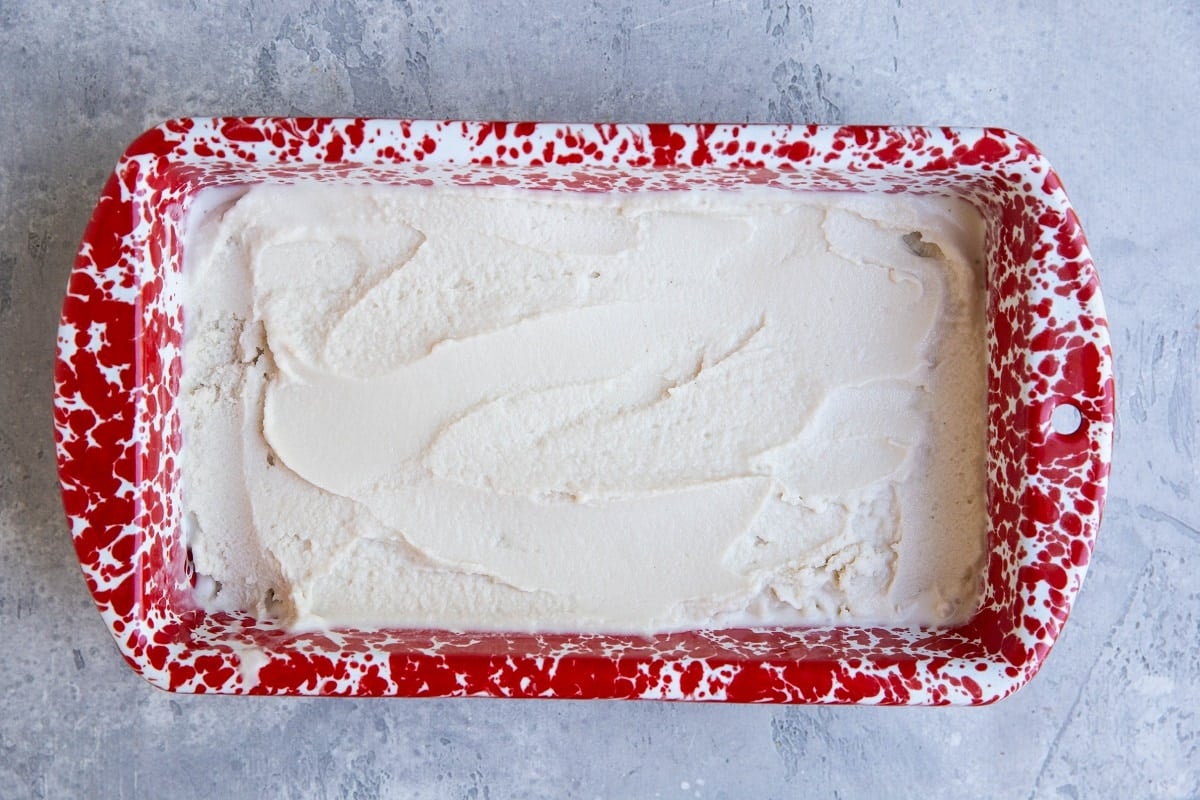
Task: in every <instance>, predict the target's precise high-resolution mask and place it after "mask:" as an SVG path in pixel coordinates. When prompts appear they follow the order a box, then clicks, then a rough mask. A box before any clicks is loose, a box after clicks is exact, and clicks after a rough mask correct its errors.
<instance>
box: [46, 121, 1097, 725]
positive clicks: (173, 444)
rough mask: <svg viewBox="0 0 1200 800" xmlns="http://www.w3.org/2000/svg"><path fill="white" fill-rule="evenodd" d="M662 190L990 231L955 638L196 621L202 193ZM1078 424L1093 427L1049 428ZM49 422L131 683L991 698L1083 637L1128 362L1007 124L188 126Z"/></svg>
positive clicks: (118, 193) (142, 188)
mask: <svg viewBox="0 0 1200 800" xmlns="http://www.w3.org/2000/svg"><path fill="white" fill-rule="evenodd" d="M301 179H303V180H313V179H316V180H329V181H354V182H371V183H389V184H421V185H438V184H445V183H455V184H471V185H484V184H504V185H513V186H524V187H536V188H539V189H545V190H548V191H557V192H609V191H619V192H641V191H657V190H682V191H686V190H688V189H692V188H696V187H713V186H720V187H730V188H735V187H738V186H744V185H748V184H765V185H771V186H777V187H783V188H788V189H795V190H798V191H810V190H822V191H830V190H832V191H846V192H912V193H934V194H943V195H954V196H958V197H962V198H965V199H966V200H968V201H969V202H971V203H972V204H974V205H975V206H976V207H977V208H978V209H979V211H980V212H981V213H982V214H983V216H984V218H985V220H986V229H987V257H988V261H989V263H988V270H987V278H988V280H987V283H988V286H987V345H988V359H989V364H988V392H987V426H988V442H987V446H988V473H987V477H988V482H987V505H988V510H989V526H988V534H987V535H988V558H987V563H986V567H985V570H986V589H985V595H984V599H983V602H982V605H981V607H980V609H979V611H978V613H976V614H975V616H974V617H973V618H972V619H971V620H970V621H968V622H967V623H966V624H964V625H962V626H960V627H956V628H951V629H924V630H920V629H917V630H913V629H902V630H896V629H880V628H860V627H830V628H795V629H782V628H781V629H754V630H726V631H719V632H713V631H696V632H689V633H678V634H671V635H662V636H654V637H649V638H638V637H625V636H600V635H531V634H498V633H492V634H471V635H463V634H455V633H449V632H442V631H428V630H421V631H416V630H383V631H356V630H338V631H333V632H323V633H306V634H292V633H289V632H287V631H284V630H281V629H279V628H278V627H276V626H273V625H272V624H270V623H267V622H264V621H259V620H255V619H252V618H249V617H247V616H244V615H237V614H207V613H205V612H204V611H202V610H198V609H197V608H196V606H195V604H194V603H193V602H192V601H191V591H192V589H191V575H190V568H189V565H188V559H187V554H186V548H185V546H184V545H183V544H182V542H181V539H180V516H181V514H180V498H179V485H180V481H179V469H178V460H177V454H178V452H179V450H180V448H181V447H186V442H183V441H182V437H181V433H180V423H179V414H178V411H177V409H176V399H177V395H178V392H179V378H180V371H181V369H182V365H181V363H180V340H181V313H180V301H179V294H178V291H177V286H178V280H177V276H178V274H179V271H180V264H181V252H180V251H181V246H180V242H181V225H182V221H183V220H184V217H185V215H186V213H187V210H188V207H189V204H190V202H191V201H192V199H193V198H194V197H195V195H196V193H197V192H198V191H199V190H200V189H202V188H205V187H209V186H214V185H228V184H245V183H254V182H260V181H265V180H271V181H276V182H279V181H285V182H286V181H290V180H301ZM1062 405H1067V406H1071V407H1074V408H1075V409H1078V411H1079V412H1080V413H1081V415H1082V422H1081V424H1080V425H1079V428H1078V430H1076V431H1074V432H1071V433H1060V432H1058V431H1057V430H1056V427H1055V426H1053V425H1052V424H1051V416H1052V414H1053V412H1054V411H1055V409H1056V408H1058V407H1059V406H1062ZM54 421H55V430H56V437H57V455H58V468H59V475H60V479H61V483H62V493H63V502H64V505H65V508H66V513H67V517H68V520H69V523H70V527H71V534H72V536H73V537H74V541H75V547H76V550H77V552H78V555H79V562H80V564H81V566H82V567H83V572H84V575H85V576H86V579H87V584H88V588H89V589H90V590H91V592H92V595H93V596H94V598H95V601H96V604H97V605H98V606H99V609H100V612H101V615H102V617H103V619H104V621H105V623H106V624H107V625H108V626H109V628H110V629H111V631H112V634H113V636H114V637H115V639H116V642H117V644H118V646H119V648H120V650H121V652H122V653H123V654H124V656H125V658H126V659H127V660H128V662H129V663H130V664H131V665H132V666H133V668H134V669H135V670H136V671H137V672H138V673H140V674H141V675H142V676H143V677H145V678H146V679H147V680H148V681H150V682H151V683H152V684H154V685H156V686H159V687H162V688H164V689H169V690H172V691H179V692H219V693H227V694H283V695H344V696H380V695H392V696H448V695H488V696H498V697H561V698H659V699H680V700H725V701H735V702H781V703H883V704H931V705H940V704H983V703H988V702H992V701H994V700H997V699H999V698H1001V697H1004V696H1006V695H1008V694H1010V693H1011V692H1013V691H1014V690H1016V689H1017V688H1019V687H1020V686H1022V685H1023V684H1024V683H1025V682H1026V681H1028V680H1029V679H1030V678H1031V677H1032V676H1033V675H1034V673H1035V672H1036V671H1037V669H1038V668H1039V666H1040V665H1041V663H1042V661H1043V660H1044V659H1045V657H1046V655H1047V653H1048V652H1049V650H1050V648H1051V646H1052V645H1053V644H1054V641H1055V639H1056V637H1057V636H1058V634H1059V632H1060V631H1061V629H1062V626H1063V624H1064V623H1065V622H1066V619H1067V615H1068V613H1069V611H1070V609H1071V605H1072V602H1073V600H1074V598H1075V596H1076V594H1077V592H1078V591H1079V587H1080V583H1081V581H1082V580H1083V577H1084V573H1085V571H1086V569H1087V564H1088V559H1089V557H1090V555H1091V553H1092V548H1093V544H1094V541H1095V537H1096V531H1097V528H1098V525H1099V523H1100V515H1101V508H1102V505H1103V502H1104V491H1105V485H1106V482H1107V476H1108V472H1109V461H1110V451H1111V442H1112V430H1113V379H1112V355H1111V350H1110V346H1109V336H1108V327H1107V323H1106V320H1105V316H1104V307H1103V304H1102V300H1101V296H1100V287H1099V283H1098V281H1097V276H1096V272H1095V269H1094V267H1093V264H1092V260H1091V257H1090V255H1089V253H1088V248H1087V244H1086V242H1085V240H1084V236H1083V232H1082V230H1081V229H1080V226H1079V222H1078V220H1077V219H1076V216H1075V213H1074V212H1073V211H1072V209H1071V207H1070V205H1069V203H1068V201H1067V197H1066V194H1065V193H1064V192H1063V188H1062V185H1061V184H1060V183H1059V179H1058V176H1057V175H1055V173H1054V171H1053V170H1052V169H1051V168H1050V165H1049V164H1047V162H1046V161H1045V159H1044V158H1043V157H1042V156H1041V155H1040V154H1039V153H1038V151H1037V150H1036V149H1035V148H1034V147H1033V146H1032V145H1031V144H1030V143H1029V142H1027V141H1025V140H1024V139H1022V138H1020V137H1018V136H1015V135H1013V134H1011V133H1008V132H1006V131H1003V130H993V129H970V130H967V129H947V128H897V127H859V126H854V127H840V128H839V127H815V126H808V127H804V126H766V125H762V126H759V125H590V124H588V125H561V124H538V123H520V124H516V123H498V122H494V123H481V122H410V121H394V120H369V119H336V120H335V119H228V118H221V119H179V120H173V121H170V122H167V123H164V124H162V125H160V126H158V127H156V128H154V129H152V130H150V131H148V132H147V133H145V134H144V135H142V136H141V137H140V138H138V139H137V140H136V141H135V142H134V143H133V144H132V145H130V147H129V149H128V150H127V151H126V152H125V154H124V155H123V156H122V157H121V160H120V163H119V164H118V165H117V168H116V170H115V172H114V174H113V176H112V177H111V179H110V180H109V181H108V183H107V185H106V186H105V188H104V191H103V193H102V195H101V197H100V200H99V203H98V205H97V206H96V210H95V214H94V216H93V217H92V220H91V223H90V225H89V226H88V228H87V232H86V233H85V235H84V239H83V244H82V246H81V247H80V250H79V255H78V257H77V259H76V261H75V267H74V271H73V273H72V275H71V279H70V286H69V289H68V292H67V296H66V300H65V303H64V305H63V313H62V323H61V327H60V329H59V334H58V360H57V364H56V369H55V395H54Z"/></svg>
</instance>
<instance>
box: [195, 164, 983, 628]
mask: <svg viewBox="0 0 1200 800" xmlns="http://www.w3.org/2000/svg"><path fill="white" fill-rule="evenodd" d="M982 227H983V226H982V222H981V219H980V217H979V215H978V214H977V213H976V212H975V211H974V210H973V209H972V208H971V207H970V206H968V205H966V204H965V203H963V202H961V201H957V200H951V199H946V198H941V197H912V196H905V195H898V196H883V195H879V196H874V195H861V194H858V195H856V194H837V195H835V194H816V193H802V192H789V191H785V190H781V189H764V188H758V189H747V190H744V191H733V190H715V189H714V190H690V191H686V192H682V191H676V192H635V193H625V194H615V193H614V194H583V193H573V192H565V191H553V192H551V191H533V190H522V189H511V188H502V187H484V188H464V187H446V188H430V187H384V186H374V187H366V186H360V187H353V186H347V185H331V184H305V185H296V186H274V185H258V186H254V187H251V188H246V187H242V188H240V189H237V190H229V189H224V190H207V191H206V192H205V193H203V194H202V195H201V196H200V198H198V200H197V202H196V204H195V205H194V207H193V210H192V211H191V213H190V216H189V220H188V230H187V238H186V241H185V263H184V283H183V291H184V296H183V301H184V319H185V323H184V326H185V335H184V350H183V380H182V397H181V414H182V421H183V435H184V441H183V450H182V459H181V464H182V467H181V469H182V479H183V500H184V505H185V514H186V523H185V536H186V537H187V542H188V545H189V547H190V548H191V552H192V554H193V558H194V564H195V568H196V571H197V572H198V573H199V574H200V575H201V579H200V581H199V584H198V589H197V593H198V602H199V603H200V604H201V605H203V606H204V607H207V608H209V609H224V610H241V611H248V612H250V613H253V614H255V615H258V616H260V617H271V618H274V619H277V620H279V621H280V622H281V623H282V624H285V625H290V626H298V627H312V626H326V625H353V626H357V627H367V626H396V627H437V628H451V629H468V630H469V629H476V630H535V631H577V632H592V631H595V632H653V631H668V630H679V629H690V628H709V627H728V626H740V625H756V626H757V625H796V624H827V623H853V624H885V625H946V624H954V623H957V622H960V621H962V620H964V619H965V618H966V617H968V616H969V615H970V614H971V612H972V611H973V610H974V608H975V606H976V604H977V601H978V594H979V591H980V588H981V579H980V574H979V573H980V567H981V563H982V561H983V555H984V539H985V527H986V524H985V504H984V480H985V469H984V448H985V435H984V420H985V368H986V358H985V344H984V333H983V307H984V284H983V256H982V253H983V243H982V239H983V233H982Z"/></svg>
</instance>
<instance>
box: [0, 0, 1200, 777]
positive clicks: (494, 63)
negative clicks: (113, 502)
mask: <svg viewBox="0 0 1200 800" xmlns="http://www.w3.org/2000/svg"><path fill="white" fill-rule="evenodd" d="M50 5H51V4H49V3H40V2H34V1H33V0H18V1H16V2H14V1H13V0H2V1H0V144H2V145H3V147H2V149H0V635H2V636H3V649H2V650H0V797H4V798H7V797H84V796H106V797H132V796H146V797H157V796H162V797H178V798H185V797H210V796H212V797H215V796H221V795H223V794H225V793H226V792H229V793H231V794H232V796H256V795H266V796H281V797H322V798H323V797H376V796H384V797H475V798H484V797H493V798H499V797H508V796H524V797H555V796H579V797H594V796H595V797H624V796H662V797H668V798H671V797H730V798H735V797H761V798H774V797H788V796H794V795H797V794H800V793H801V792H803V793H805V794H808V793H810V792H811V793H812V794H813V795H815V796H831V795H832V796H840V797H857V796H864V797H877V796H892V795H894V794H904V795H916V794H918V793H919V794H921V795H923V796H926V797H963V796H978V797H991V796H996V797H1013V796H1030V797H1063V798H1090V797H1104V796H1109V797H1116V796H1134V797H1137V796H1155V797H1197V796H1200V716H1198V714H1200V711H1197V709H1198V707H1200V647H1198V646H1200V532H1198V530H1197V529H1198V528H1200V511H1198V508H1200V485H1198V480H1197V479H1198V478H1200V458H1198V455H1200V454H1198V453H1197V433H1198V432H1200V393H1198V392H1197V385H1196V384H1197V373H1198V368H1197V363H1196V362H1197V349H1198V347H1200V269H1198V268H1197V256H1196V253H1197V252H1200V233H1198V229H1200V216H1198V215H1197V212H1196V200H1195V196H1194V190H1193V187H1194V185H1195V183H1196V180H1197V178H1198V177H1200V170H1198V168H1197V166H1198V165H1197V156H1196V150H1195V149H1194V148H1195V147H1196V139H1195V136H1196V128H1197V122H1198V121H1200V118H1198V116H1197V112H1196V110H1195V104H1196V100H1197V98H1200V79H1198V78H1197V75H1198V74H1200V64H1198V63H1197V54H1198V52H1200V45H1198V44H1197V43H1198V42H1200V19H1198V18H1197V12H1196V5H1195V3H1192V2H1188V1H1187V0H1184V2H1165V1H1163V0H1160V1H1159V2H1152V3H1136V4H1135V3H1122V2H1095V3H1082V2H1081V3H1078V4H1072V3H1065V2H1063V3H1053V2H1045V3H1043V2H1029V3H999V4H996V5H997V6H998V7H997V8H991V7H990V5H991V4H983V3H980V4H979V7H978V8H974V9H968V8H966V7H965V6H963V7H962V8H961V9H960V10H957V11H954V12H950V13H947V12H942V13H932V12H930V11H928V10H923V9H925V8H927V7H930V6H933V5H934V4H932V3H915V2H908V3H901V2H899V0H897V2H896V3H895V4H886V5H885V4H883V3H873V4H871V3H868V4H865V6H866V7H858V6H851V5H850V4H843V3H813V4H811V5H804V4H801V3H798V2H792V3H789V2H777V1H776V0H765V1H764V2H761V3H760V2H758V1H757V0H755V2H753V3H751V2H689V1H688V0H677V2H649V3H645V4H642V3H634V2H631V1H630V2H625V3H620V2H609V3H605V2H594V3H590V4H586V6H585V4H582V3H571V4H567V5H570V6H571V8H567V9H563V8H559V5H560V4H559V3H557V2H539V3H528V4H525V7H523V8H521V9H520V10H513V11H510V12H506V13H501V12H498V11H486V12H472V11H467V10H463V9H462V8H459V7H460V6H463V7H465V6H467V5H468V4H459V3H454V2H442V3H438V4H426V3H420V2H411V3H410V2H404V1H403V0H397V2H369V1H368V0H357V1H356V2H348V3H339V4H336V6H332V7H331V8H330V9H328V10H326V9H325V8H323V4H321V3H317V2H313V3H301V2H286V3H270V2H257V3H256V2H253V0H251V1H250V2H241V3H228V4H225V6H224V7H223V8H222V10H220V11H216V10H214V9H213V8H212V7H210V6H209V5H208V4H206V3H203V2H197V0H193V2H192V3H190V4H178V5H181V6H182V5H186V7H185V8H180V9H179V10H178V11H176V12H165V11H162V10H160V9H161V8H165V7H167V6H168V5H176V4H167V3H158V2H154V1H153V0H128V1H127V2H97V3H83V2H77V3H73V4H72V3H68V4H64V7H63V8H60V9H57V10H52V9H50V8H49V6H50ZM475 5H480V6H483V5H485V4H482V3H481V4H475ZM488 5H490V4H488ZM946 5H950V4H946ZM954 6H955V7H956V8H957V7H958V6H959V4H954ZM535 9H538V10H535ZM229 113H236V114H320V115H346V114H355V115H379V116H414V117H429V116H432V117H468V118H521V119H551V120H556V119H558V120H624V121H646V120H667V121H670V120H680V121H689V120H728V121H787V122H893V123H949V124H961V125H977V124H987V125H1000V126H1004V127H1009V128H1012V129H1014V130H1017V131H1019V132H1021V133H1023V134H1025V135H1026V136H1028V137H1029V138H1031V139H1032V140H1033V141H1035V142H1037V143H1038V144H1039V145H1040V146H1041V147H1042V149H1043V150H1044V151H1045V153H1046V154H1047V156H1048V157H1049V158H1050V160H1051V161H1052V162H1053V163H1054V164H1055V165H1056V166H1057V168H1058V170H1059V172H1060V173H1061V174H1062V176H1063V178H1064V180H1065V181H1066V183H1067V186H1068V188H1069V190H1070V191H1071V196H1072V198H1073V201H1074V203H1075V206H1076V209H1077V210H1078V212H1079V214H1080V216H1081V218H1082V220H1083V222H1084V227H1085V229H1086V230H1087V231H1088V233H1089V235H1090V239H1091V242H1092V245H1093V249H1094V254H1095V258H1096V262H1097V264H1098V265H1099V268H1100V271H1101V276H1102V278H1103V280H1104V289H1105V296H1106V299H1107V302H1108V309H1109V315H1110V320H1111V323H1112V330H1113V337H1114V348H1115V350H1116V352H1117V358H1118V370H1117V371H1118V380H1119V383H1118V390H1119V414H1120V418H1119V423H1120V428H1119V434H1118V446H1117V452H1116V468H1115V472H1114V474H1113V479H1112V494H1111V501H1110V503H1109V511H1108V514H1107V518H1106V519H1105V524H1104V529H1103V532H1102V536H1101V539H1100V542H1099V549H1098V550H1097V553H1096V557H1095V559H1094V561H1093V565H1092V569H1091V572H1090V574H1089V576H1088V580H1087V583H1086V584H1085V587H1084V589H1083V592H1082V594H1081V595H1080V597H1079V601H1078V604H1077V605H1076V608H1075V613H1074V615H1073V617H1072V619H1071V622H1070V624H1069V625H1068V626H1067V629H1066V631H1065V633H1064V634H1063V636H1062V638H1061V639H1060V642H1059V645H1058V647H1057V648H1056V650H1055V652H1054V653H1053V655H1052V656H1051V658H1050V659H1049V662H1048V663H1047V665H1046V667H1045V669H1044V670H1043V672H1042V674H1041V675H1039V676H1038V678H1037V679H1036V680H1035V681H1034V682H1033V683H1032V684H1030V685H1029V686H1028V687H1027V688H1025V689H1024V690H1023V691H1021V692H1020V693H1019V694H1017V695H1016V696H1014V697H1013V698H1011V699H1009V700H1007V701H1004V702H1002V703H1000V704H999V705H997V706H994V707H991V708H984V709H929V710H925V709H916V710H906V709H862V708H846V709H833V708H820V709H813V708H770V707H736V706H729V707H722V706H709V705H670V704H649V703H605V702H587V703H578V702H511V701H510V702H504V701H486V700H484V701H481V700H468V701H363V702H360V701H344V700H334V701H329V700H326V701H317V700H275V699H244V698H206V697H186V696H178V697H177V696H172V695H169V694H166V693H163V692H159V691H157V690H155V689H152V688H150V687H149V686H148V685H146V684H144V683H143V682H142V681H141V680H140V679H138V678H137V677H135V676H134V674H133V673H132V672H131V671H130V670H129V669H128V668H127V667H126V666H125V665H124V663H123V662H122V661H121V659H120V657H119V656H118V654H117V651H116V649H115V647H114V645H113V643H112V641H111V640H110V638H109V635H108V633H107V631H106V630H105V629H104V628H103V626H102V625H101V622H100V618H99V616H98V615H97V614H96V613H95V611H94V609H93V607H92V604H91V601H90V599H89V598H88V596H87V593H86V591H85V588H84V584H83V581H82V579H81V577H80V575H79V571H78V567H77V564H76V562H75V557H74V554H73V552H72V550H71V546H70V542H69V537H68V534H67V530H66V527H65V525H64V523H63V519H62V514H61V510H60V506H59V499H58V494H57V486H56V481H55V476H54V468H53V461H54V448H53V444H52V440H51V425H50V392H51V364H52V360H53V348H54V332H55V324H56V320H57V317H58V312H59V305H60V302H61V297H62V292H63V288H64V286H65V283H66V279H67V274H68V271H69V268H70V264H71V258H72V254H73V251H74V248H75V247H76V245H77V243H78V240H79V236H80V234H81V232H82V230H83V227H84V223H85V221H86V220H87V217H88V214H89V212H90V211H91V208H92V204H93V202H94V199H95V197H96V195H97V193H98V192H99V189H100V186H101V183H102V182H103V180H104V178H105V176H106V175H107V173H108V172H109V170H110V169H111V168H112V165H113V163H114V162H115V160H116V158H117V156H118V155H119V154H120V152H121V150H122V149H123V148H124V147H125V145H126V144H127V143H128V142H129V141H130V140H131V139H132V138H133V137H134V136H135V135H136V134H137V133H138V132H139V131H141V130H142V129H143V128H145V127H147V126H149V125H152V124H154V123H156V122H158V121H160V120H161V119H163V118H166V117H170V116H176V115H202V114H229Z"/></svg>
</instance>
